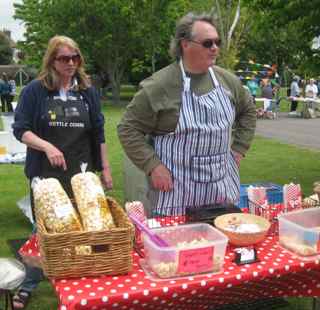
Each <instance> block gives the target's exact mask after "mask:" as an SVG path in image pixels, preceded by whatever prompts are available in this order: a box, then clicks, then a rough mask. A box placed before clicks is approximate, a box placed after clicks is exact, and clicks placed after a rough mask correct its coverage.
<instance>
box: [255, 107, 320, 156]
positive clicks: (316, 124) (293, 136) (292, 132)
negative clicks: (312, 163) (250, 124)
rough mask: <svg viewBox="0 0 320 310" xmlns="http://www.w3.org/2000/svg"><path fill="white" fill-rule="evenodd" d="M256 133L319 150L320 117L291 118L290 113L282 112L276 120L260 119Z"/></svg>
mask: <svg viewBox="0 0 320 310" xmlns="http://www.w3.org/2000/svg"><path fill="white" fill-rule="evenodd" d="M256 135H259V136H262V137H266V138H272V139H276V140H278V141H281V142H284V143H288V144H295V145H297V146H302V147H305V148H308V149H314V150H318V151H319V150H320V118H314V119H303V118H289V117H288V113H280V115H279V116H278V118H277V119H275V120H267V119H259V120H258V121H257V129H256Z"/></svg>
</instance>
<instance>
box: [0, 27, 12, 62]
mask: <svg viewBox="0 0 320 310" xmlns="http://www.w3.org/2000/svg"><path fill="white" fill-rule="evenodd" d="M12 52H13V51H12V48H11V46H10V40H9V38H8V37H7V36H6V35H5V34H4V33H3V32H2V31H0V65H8V64H10V63H11V61H12Z"/></svg>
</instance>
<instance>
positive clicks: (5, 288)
mask: <svg viewBox="0 0 320 310" xmlns="http://www.w3.org/2000/svg"><path fill="white" fill-rule="evenodd" d="M25 276H26V272H25V268H24V265H23V264H22V263H21V262H19V261H18V260H16V259H14V258H0V296H4V306H5V308H4V309H5V310H9V309H10V308H11V310H14V307H13V293H12V290H15V289H16V288H18V287H19V285H20V284H21V283H22V281H23V280H24V278H25ZM9 307H10V308H9Z"/></svg>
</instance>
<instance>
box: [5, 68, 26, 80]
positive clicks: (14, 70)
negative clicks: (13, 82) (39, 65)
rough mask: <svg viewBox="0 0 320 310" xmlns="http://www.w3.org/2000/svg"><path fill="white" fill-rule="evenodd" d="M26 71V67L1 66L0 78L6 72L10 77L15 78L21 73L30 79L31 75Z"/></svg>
mask: <svg viewBox="0 0 320 310" xmlns="http://www.w3.org/2000/svg"><path fill="white" fill-rule="evenodd" d="M25 69H26V66H25V65H0V76H1V75H2V73H3V72H5V73H6V74H7V76H8V77H13V78H15V77H16V76H17V74H18V73H19V72H22V74H24V75H25V76H26V77H29V74H28V73H26V71H25Z"/></svg>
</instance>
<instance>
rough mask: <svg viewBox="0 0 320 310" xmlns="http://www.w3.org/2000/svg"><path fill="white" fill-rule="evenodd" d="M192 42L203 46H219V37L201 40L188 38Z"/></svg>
mask: <svg viewBox="0 0 320 310" xmlns="http://www.w3.org/2000/svg"><path fill="white" fill-rule="evenodd" d="M189 41H191V42H193V43H196V44H199V45H201V46H203V47H204V48H212V47H213V46H214V47H220V45H221V40H220V39H206V40H204V41H202V42H198V41H194V40H189Z"/></svg>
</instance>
